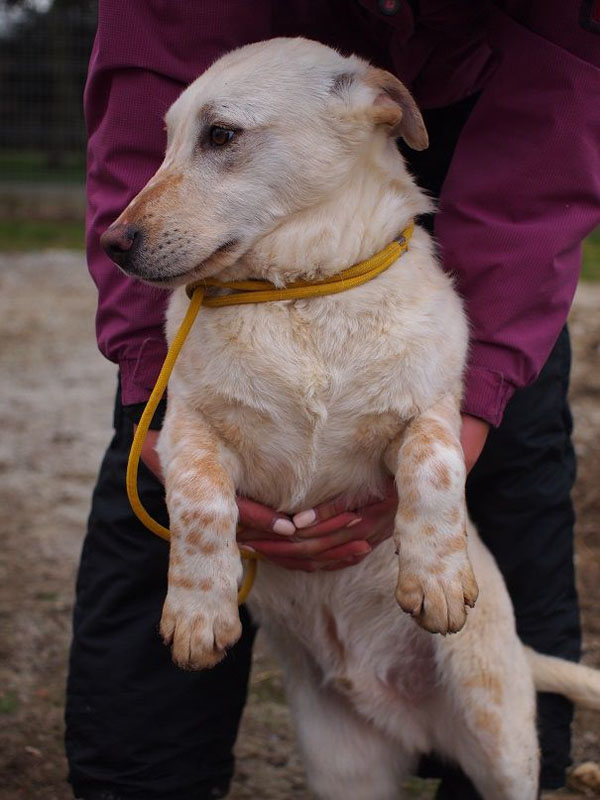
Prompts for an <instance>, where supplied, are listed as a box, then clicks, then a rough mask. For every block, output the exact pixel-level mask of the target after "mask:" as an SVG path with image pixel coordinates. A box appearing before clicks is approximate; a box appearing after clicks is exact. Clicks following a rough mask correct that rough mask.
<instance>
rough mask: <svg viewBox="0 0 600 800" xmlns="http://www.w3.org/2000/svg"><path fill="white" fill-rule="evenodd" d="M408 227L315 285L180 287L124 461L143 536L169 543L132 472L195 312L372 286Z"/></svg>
mask: <svg viewBox="0 0 600 800" xmlns="http://www.w3.org/2000/svg"><path fill="white" fill-rule="evenodd" d="M413 230H414V224H413V223H412V222H411V223H410V224H409V225H408V226H407V227H406V228H405V229H404V230H403V231H402V234H401V235H400V236H399V237H398V239H397V240H394V241H393V242H390V244H388V245H387V247H385V248H384V249H383V250H381V251H380V252H379V253H376V254H375V255H374V256H373V257H372V258H369V259H367V260H366V261H361V262H360V263H359V264H355V265H354V266H352V267H349V268H348V269H345V270H342V272H338V273H337V275H333V276H332V277H330V278H326V279H325V280H321V281H314V282H310V281H295V282H294V283H291V284H289V286H286V287H284V288H283V289H277V288H276V287H275V286H273V284H272V283H270V282H269V281H218V280H216V279H214V278H208V279H206V280H203V281H198V282H196V283H193V284H190V285H189V286H187V287H186V291H187V293H188V296H189V297H190V304H189V306H188V309H187V312H186V314H185V317H184V318H183V322H182V323H181V325H180V326H179V330H178V331H177V333H176V334H175V337H174V339H173V341H172V342H171V345H170V347H169V350H168V352H167V356H166V358H165V361H164V364H163V365H162V369H161V371H160V373H159V376H158V378H157V380H156V385H155V386H154V389H153V390H152V394H151V395H150V399H149V400H148V403H147V404H146V408H145V409H144V413H143V414H142V416H141V418H140V422H139V425H138V427H137V430H136V432H135V436H134V438H133V444H132V445H131V451H130V453H129V461H128V463H127V476H126V486H127V496H128V498H129V502H130V503H131V508H132V509H133V512H134V513H135V515H136V517H137V518H138V519H139V520H140V522H142V523H143V524H144V525H145V526H146V528H148V530H150V531H152V533H155V534H156V535H157V536H160V537H161V538H162V539H166V540H167V541H168V540H169V539H170V535H171V534H170V531H169V529H168V528H165V527H164V525H161V524H160V523H158V522H157V521H156V520H155V519H153V518H152V517H151V516H150V514H148V512H147V511H146V509H145V508H144V506H143V505H142V501H141V500H140V496H139V494H138V488H137V483H138V468H139V464H140V457H141V454H142V447H143V445H144V441H145V440H146V436H147V434H148V430H149V428H150V423H151V422H152V418H153V417H154V413H155V412H156V409H157V407H158V404H159V403H160V401H161V399H162V397H163V395H164V393H165V390H166V388H167V384H168V382H169V378H170V377H171V373H172V371H173V367H174V366H175V362H176V361H177V357H178V356H179V353H180V352H181V348H182V347H183V344H184V342H185V340H186V338H187V336H188V333H189V332H190V329H191V327H192V325H193V324H194V320H195V319H196V317H197V316H198V312H199V311H200V308H201V306H203V305H204V306H207V307H208V308H220V307H223V306H233V305H241V304H244V303H268V302H273V301H278V300H302V299H304V298H307V297H323V296H324V295H328V294H337V293H338V292H345V291H347V290H348V289H353V288H354V287H355V286H360V285H361V284H363V283H366V282H367V281H370V280H372V279H373V278H375V277H376V276H377V275H379V274H380V273H381V272H383V271H384V270H386V269H387V268H388V267H390V266H391V265H392V264H393V263H394V261H396V260H397V259H398V258H399V257H400V256H401V255H402V254H403V253H405V252H406V250H407V249H408V242H409V240H410V237H411V236H412V233H413ZM207 287H211V288H212V287H214V288H218V289H228V290H231V292H232V294H226V295H220V296H217V297H205V295H204V292H205V289H206V288H207ZM241 555H242V558H244V559H247V560H248V561H249V563H248V566H247V568H246V570H245V572H244V579H243V582H242V585H241V587H240V590H239V592H238V603H239V604H240V605H241V604H242V603H243V602H244V601H245V600H246V598H247V597H248V595H249V594H250V590H251V589H252V584H253V583H254V577H255V575H256V561H257V556H256V554H250V553H242V554H241Z"/></svg>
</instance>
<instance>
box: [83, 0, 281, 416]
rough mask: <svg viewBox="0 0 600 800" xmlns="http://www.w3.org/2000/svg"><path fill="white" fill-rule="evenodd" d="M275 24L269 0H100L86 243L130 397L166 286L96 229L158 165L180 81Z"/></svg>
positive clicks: (133, 398) (160, 352)
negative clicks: (130, 266) (141, 272)
mask: <svg viewBox="0 0 600 800" xmlns="http://www.w3.org/2000/svg"><path fill="white" fill-rule="evenodd" d="M270 24H271V19H270V12H269V4H268V3H261V2H257V3H256V4H254V3H247V2H246V0H232V1H231V2H228V3H220V2H202V3H189V2H187V0H169V3H168V8H167V7H166V6H165V3H164V1H163V0H127V2H125V3H124V2H121V0H101V2H100V4H99V20H98V32H97V35H96V40H95V43H94V49H93V52H92V58H91V61H90V69H89V73H88V81H87V84H86V90H85V96H84V111H85V117H86V124H87V128H88V142H89V143H88V174H87V197H88V213H87V226H86V227H87V253H88V264H89V269H90V272H91V274H92V277H93V279H94V281H95V283H96V285H97V287H98V313H97V318H96V329H97V337H98V345H99V347H100V350H101V351H102V353H103V354H104V355H105V356H106V357H107V358H108V359H110V360H111V361H114V362H116V363H118V364H119V369H120V374H121V397H122V401H123V403H124V404H134V403H141V402H145V401H146V400H147V399H148V396H149V394H150V391H151V389H152V386H153V385H154V382H155V380H156V377H157V375H158V371H159V370H160V366H161V364H162V361H163V358H164V355H165V352H166V345H165V339H164V335H163V318H164V311H165V305H166V301H167V293H166V292H164V291H161V290H158V289H154V288H152V287H149V286H145V285H143V284H141V283H139V282H137V281H134V280H131V279H129V278H127V277H126V276H125V275H123V274H122V273H121V272H120V271H119V270H118V269H117V267H116V266H115V265H114V264H113V263H112V262H111V261H110V260H109V259H108V258H107V257H106V255H105V254H104V253H103V251H102V249H101V248H100V243H99V236H100V234H101V233H102V232H103V231H104V230H105V229H106V228H107V227H108V226H109V225H110V223H111V222H113V220H115V219H116V217H117V216H118V215H119V214H120V213H121V211H122V209H123V208H125V206H126V205H127V204H128V203H129V201H130V200H131V198H132V197H134V196H135V194H137V192H138V191H139V190H140V189H141V188H142V187H143V186H144V184H145V183H146V182H147V181H148V180H149V178H150V177H151V176H152V174H153V173H154V172H155V170H156V169H157V167H158V166H159V164H160V162H161V160H162V155H163V152H164V146H165V139H164V125H163V116H164V113H165V111H166V110H167V108H168V107H169V106H170V105H171V103H172V102H173V101H174V100H175V98H176V97H177V95H178V94H179V93H180V92H181V90H182V89H183V88H184V86H185V85H186V84H187V83H189V82H190V81H191V80H192V79H193V78H195V77H196V76H197V75H199V74H200V73H201V72H202V71H203V70H205V69H206V68H207V67H208V66H209V65H210V63H211V62H212V61H213V60H215V58H217V57H218V56H219V55H221V54H222V53H223V52H226V51H227V50H230V49H232V48H233V47H236V46H237V45H239V44H243V43H245V42H246V41H248V40H251V39H261V38H267V37H268V36H269V32H270Z"/></svg>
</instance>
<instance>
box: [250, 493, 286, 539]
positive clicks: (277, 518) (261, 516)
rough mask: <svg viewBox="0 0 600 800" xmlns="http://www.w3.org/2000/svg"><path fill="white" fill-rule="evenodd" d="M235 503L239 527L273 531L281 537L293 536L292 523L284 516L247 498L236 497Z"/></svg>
mask: <svg viewBox="0 0 600 800" xmlns="http://www.w3.org/2000/svg"><path fill="white" fill-rule="evenodd" d="M236 501H237V506H238V509H239V512H240V518H239V521H240V525H241V526H242V527H243V528H256V529H258V530H261V531H273V532H274V533H278V534H280V535H281V536H293V535H294V534H295V533H296V528H295V526H294V524H293V522H292V521H291V520H290V518H289V517H286V515H285V514H280V513H278V512H277V511H275V510H274V509H272V508H269V507H268V506H263V505H262V503H257V502H256V501H255V500H249V499H248V498H247V497H237V498H236Z"/></svg>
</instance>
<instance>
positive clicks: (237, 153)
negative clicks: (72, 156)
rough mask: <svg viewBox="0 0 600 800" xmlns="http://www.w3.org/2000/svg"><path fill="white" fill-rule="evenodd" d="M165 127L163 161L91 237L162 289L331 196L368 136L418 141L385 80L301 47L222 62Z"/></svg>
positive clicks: (413, 118)
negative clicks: (102, 229)
mask: <svg viewBox="0 0 600 800" xmlns="http://www.w3.org/2000/svg"><path fill="white" fill-rule="evenodd" d="M166 124H167V151H166V156H165V160H164V162H163V164H162V165H161V167H160V168H159V170H158V171H157V173H156V174H155V175H154V177H153V178H152V179H151V180H150V182H149V183H148V184H147V185H146V186H145V187H144V189H142V191H141V192H140V193H139V194H138V195H137V197H135V198H134V200H132V202H131V203H130V204H129V206H128V207H127V208H126V209H125V210H124V211H123V213H122V214H121V215H120V217H119V218H118V219H117V220H116V221H115V222H114V223H113V224H112V225H111V226H110V228H108V230H107V231H106V232H105V233H104V234H103V236H102V245H103V247H104V249H105V250H106V252H107V253H108V255H109V256H110V257H111V258H112V259H113V260H114V261H115V262H116V263H117V264H118V265H119V266H120V267H121V269H123V270H124V271H125V272H126V273H128V274H130V275H133V276H135V277H138V278H141V279H142V280H144V281H148V282H151V283H155V284H161V285H164V286H176V285H179V284H183V283H188V282H189V281H191V280H197V279H199V278H203V277H208V276H211V275H216V274H218V273H219V272H220V271H221V270H222V269H224V268H225V267H227V266H229V265H231V264H233V263H234V262H235V261H236V260H237V259H239V258H240V257H241V256H242V255H243V254H244V253H246V252H248V251H249V250H250V248H252V247H253V245H254V244H255V243H256V242H257V241H258V240H259V239H261V237H264V236H265V235H267V234H268V233H269V232H270V231H272V230H273V229H274V228H275V227H276V226H277V225H279V224H281V222H282V221H283V220H285V219H286V218H287V217H290V216H291V215H293V214H295V213H297V212H299V211H302V210H304V209H307V208H310V207H311V206H312V205H315V204H318V203H319V202H321V201H322V200H323V198H324V197H326V196H327V195H329V194H330V193H332V192H334V191H336V190H339V188H340V187H341V186H343V184H344V182H345V181H346V180H347V178H348V175H349V174H350V173H351V171H352V170H353V168H354V166H355V164H356V162H357V160H358V159H360V158H361V154H362V153H364V150H365V146H368V145H369V142H370V141H372V140H373V138H374V137H379V140H380V141H384V142H385V146H386V147H389V148H391V149H393V150H394V152H395V150H396V148H395V139H396V138H397V137H403V138H404V139H405V140H406V142H407V143H408V144H409V145H410V146H411V147H413V148H415V149H424V148H425V147H427V144H428V142H427V133H426V130H425V126H424V124H423V120H422V117H421V115H420V113H419V111H418V109H417V106H416V105H415V102H414V100H413V99H412V97H411V95H410V93H409V92H408V90H407V89H406V87H405V86H404V85H403V84H402V83H400V81H398V80H397V78H395V77H394V76H393V75H391V74H390V73H388V72H385V71H384V70H380V69H376V68H374V67H371V66H370V65H369V64H367V63H366V62H365V61H363V60H361V59H359V58H357V57H354V56H351V57H349V58H346V57H344V56H341V55H340V54H339V53H337V52H336V51H334V50H332V49H331V48H329V47H326V46H325V45H322V44H319V43H317V42H313V41H308V40H306V39H273V40H270V41H267V42H261V43H258V44H252V45H248V46H246V47H242V48H241V49H239V50H235V51H233V52H231V53H229V54H228V55H226V56H224V57H223V58H221V59H220V60H219V61H217V62H216V63H215V64H213V66H212V67H211V68H210V69H209V70H207V71H206V72H205V73H204V74H203V75H202V76H201V77H200V78H198V79H197V80H196V81H195V82H194V83H192V84H191V85H190V86H189V87H188V88H187V89H186V90H185V91H184V92H183V94H182V95H181V96H180V97H179V99H178V100H177V101H176V102H175V103H174V104H173V106H172V107H171V108H170V109H169V111H168V113H167V115H166ZM397 158H400V156H399V155H398V156H397Z"/></svg>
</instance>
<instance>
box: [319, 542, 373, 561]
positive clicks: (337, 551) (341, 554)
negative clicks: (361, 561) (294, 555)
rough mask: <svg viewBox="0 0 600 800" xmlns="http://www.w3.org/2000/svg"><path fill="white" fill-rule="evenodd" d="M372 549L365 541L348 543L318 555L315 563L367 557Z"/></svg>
mask: <svg viewBox="0 0 600 800" xmlns="http://www.w3.org/2000/svg"><path fill="white" fill-rule="evenodd" d="M351 545H352V546H351ZM372 549H373V548H372V547H371V544H370V543H369V542H366V541H364V540H363V541H360V542H347V543H346V544H340V545H338V546H337V547H332V548H330V549H329V550H325V551H324V552H323V553H318V554H317V555H315V556H314V559H315V561H347V560H348V559H355V558H359V557H362V556H367V555H369V553H370V552H371V550H372Z"/></svg>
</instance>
